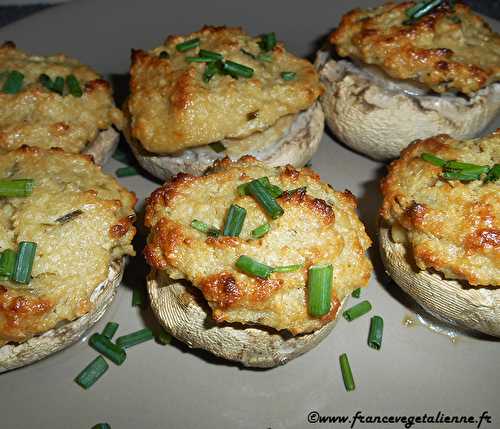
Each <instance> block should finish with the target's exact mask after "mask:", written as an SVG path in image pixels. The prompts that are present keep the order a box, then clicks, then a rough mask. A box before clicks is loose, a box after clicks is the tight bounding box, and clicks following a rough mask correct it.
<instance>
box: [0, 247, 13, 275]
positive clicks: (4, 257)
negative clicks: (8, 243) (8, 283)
mask: <svg viewBox="0 0 500 429" xmlns="http://www.w3.org/2000/svg"><path fill="white" fill-rule="evenodd" d="M15 266H16V252H14V251H13V250H12V249H5V250H4V251H3V252H2V254H1V256H0V276H1V277H6V279H5V280H7V279H10V278H11V277H12V275H13V274H14V269H15Z"/></svg>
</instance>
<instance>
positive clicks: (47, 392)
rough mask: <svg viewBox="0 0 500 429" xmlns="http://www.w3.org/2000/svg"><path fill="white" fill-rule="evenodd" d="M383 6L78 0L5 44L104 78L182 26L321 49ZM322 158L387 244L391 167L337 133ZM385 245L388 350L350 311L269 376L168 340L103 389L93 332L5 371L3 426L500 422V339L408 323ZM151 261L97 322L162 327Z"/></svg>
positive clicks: (18, 29)
mask: <svg viewBox="0 0 500 429" xmlns="http://www.w3.org/2000/svg"><path fill="white" fill-rule="evenodd" d="M376 3H377V2H375V1H357V2H333V1H307V2H300V3H299V2H277V1H274V2H273V1H270V0H266V1H260V0H259V1H256V0H253V1H249V2H237V1H229V0H228V1H210V2H208V1H207V2H201V1H200V2H192V1H191V2H188V1H183V2H175V4H173V3H172V2H159V1H158V2H155V1H141V2H137V1H132V0H130V1H128V0H113V1H107V2H103V1H78V2H75V3H71V4H68V5H64V6H58V7H55V8H52V9H50V10H47V11H44V12H42V13H40V14H38V15H35V16H33V17H30V18H28V19H25V20H23V21H20V22H18V23H16V24H14V25H11V26H9V27H5V28H3V29H2V30H1V31H0V40H2V39H3V40H8V39H11V40H15V41H16V42H17V43H18V45H19V46H20V47H21V48H23V49H26V50H29V51H33V52H39V53H50V52H54V51H63V52H66V53H68V54H70V55H73V56H76V57H78V58H79V59H81V60H82V61H83V62H86V63H88V64H90V65H92V66H94V67H96V68H97V69H98V70H100V71H101V72H103V73H107V74H123V73H126V71H127V68H128V65H129V53H130V48H133V47H135V48H139V47H140V48H150V47H153V46H156V45H157V44H159V43H160V42H161V41H162V40H163V39H164V37H165V36H166V35H167V34H169V33H187V32H190V31H192V30H195V29H197V28H198V27H200V26H201V25H203V24H206V23H207V24H228V25H242V26H244V27H245V28H246V29H247V30H248V31H249V32H250V33H253V34H259V33H262V32H266V31H276V32H277V34H278V36H279V38H280V39H281V40H284V41H286V42H287V45H288V47H289V48H290V50H292V51H294V52H295V53H297V54H299V55H308V54H310V53H311V52H312V51H313V50H314V47H315V41H317V40H318V39H320V38H321V37H323V36H324V35H325V34H326V33H327V32H328V31H329V30H330V29H331V28H332V27H333V26H335V24H337V23H338V21H339V19H340V16H341V15H342V14H343V13H344V12H345V11H346V10H347V9H349V8H351V7H353V5H354V4H355V5H359V6H367V5H375V4H376ZM494 25H495V27H497V28H500V25H499V24H496V23H494ZM120 165H121V164H120V163H119V162H117V161H114V160H113V161H111V162H110V163H109V164H108V165H107V166H106V170H107V171H109V172H113V171H114V170H115V169H116V168H117V167H119V166H120ZM313 167H314V168H315V169H316V170H318V171H319V172H320V174H321V176H322V177H323V179H325V180H327V181H329V182H330V183H331V184H332V185H333V186H334V187H336V188H337V189H340V190H343V189H344V188H349V189H350V190H351V191H352V192H354V193H355V194H356V195H357V196H358V197H359V211H360V215H361V217H362V219H363V221H364V222H365V224H366V225H367V228H368V230H369V233H370V234H371V236H372V238H373V239H375V238H376V237H375V235H374V231H375V225H376V213H377V209H378V206H379V203H380V198H379V196H378V180H379V178H380V175H381V174H383V172H384V166H383V165H382V164H379V163H375V162H373V161H370V160H368V159H366V158H364V157H362V156H360V155H357V154H355V153H353V152H351V151H349V150H348V149H346V148H344V147H342V146H341V145H339V144H338V143H336V142H334V141H333V140H332V139H331V138H330V137H329V136H328V135H326V134H325V136H324V138H323V142H322V146H321V148H320V150H319V152H318V153H317V154H316V156H315V157H314V159H313ZM122 183H123V184H124V185H126V186H127V187H129V188H130V189H132V190H134V191H135V192H136V193H137V195H138V197H139V198H140V202H139V205H138V207H139V208H142V206H143V199H144V197H145V196H147V195H148V194H149V193H150V192H151V191H152V190H153V189H154V188H155V187H156V186H157V184H155V183H153V182H151V181H148V180H146V179H144V178H142V177H131V178H125V179H123V180H122ZM375 249H376V245H374V246H373V250H372V252H371V256H372V259H373V261H374V263H375V265H376V268H377V273H376V275H374V276H373V278H372V280H371V284H370V287H369V288H368V290H366V291H363V295H362V296H363V298H367V299H369V300H370V301H371V302H372V304H373V306H374V310H373V314H380V315H382V316H383V317H384V319H385V335H384V344H383V348H382V350H381V351H374V350H372V349H370V348H368V347H367V345H366V336H367V332H368V326H369V317H366V316H365V317H363V318H361V319H359V320H356V321H354V322H351V323H347V322H346V321H345V320H340V321H339V324H338V325H337V327H336V329H335V330H334V331H333V333H332V334H331V335H330V336H329V337H328V338H327V339H326V340H325V341H324V342H323V343H322V344H320V345H319V346H318V347H317V348H316V349H314V350H313V351H311V352H309V353H307V354H306V355H304V356H303V357H301V358H298V359H296V360H294V361H292V362H290V363H289V364H287V365H285V366H283V367H279V368H276V369H273V370H267V371H252V370H242V369H240V368H238V367H237V366H233V365H231V364H228V363H226V362H223V361H220V360H217V359H215V358H212V357H210V356H209V355H208V354H205V353H202V352H196V351H194V352H193V351H190V350H188V349H187V348H185V347H183V346H182V345H179V344H178V343H175V344H174V345H172V346H166V347H162V346H159V345H157V344H155V343H153V342H150V343H147V344H143V345H140V346H137V347H136V348H133V349H130V350H129V351H128V359H127V361H126V362H125V363H124V364H123V366H122V367H116V366H114V365H113V364H110V366H111V367H110V370H109V371H108V373H107V374H106V375H105V376H104V377H103V378H102V379H101V380H100V381H99V382H98V383H97V384H96V385H94V387H93V388H92V389H91V390H90V391H83V390H82V389H81V388H80V387H78V386H77V385H76V384H75V383H73V381H72V380H73V378H74V377H75V375H76V374H77V373H78V372H79V371H80V370H81V369H82V368H83V367H84V366H85V365H86V364H87V363H88V362H89V361H90V360H92V359H93V358H94V357H95V355H96V353H95V352H94V351H93V350H92V349H90V348H89V347H88V346H87V344H86V343H85V342H84V341H81V342H80V343H78V344H76V345H74V346H73V347H71V348H69V349H67V350H66V351H64V352H61V353H58V354H56V355H54V356H52V357H50V358H48V359H45V360H44V361H41V362H39V363H37V364H35V365H32V366H29V367H26V368H23V369H20V370H16V371H13V372H10V373H7V374H5V375H2V376H0V398H1V400H0V421H1V423H0V426H1V427H2V428H31V427H44V428H45V427H50V428H68V427H70V428H90V427H92V426H93V425H94V424H96V423H98V422H102V421H107V422H109V423H110V424H111V426H112V427H113V428H114V429H117V428H164V427H171V428H196V427H200V428H215V427H220V428H226V427H228V428H229V427H231V428H233V427H242V428H273V429H275V428H289V427H308V426H309V424H308V423H307V415H308V413H309V412H311V411H315V410H317V411H318V412H320V413H321V414H322V415H331V416H352V415H353V414H354V413H356V411H360V412H361V413H363V415H365V416H370V415H371V416H405V415H406V416H419V415H423V414H425V413H427V414H428V415H430V414H436V413H438V412H441V413H444V414H446V415H449V416H453V415H456V416H469V415H470V416H474V417H478V416H480V415H481V413H482V412H483V411H487V412H488V413H489V415H490V416H491V418H492V423H491V424H489V425H488V424H487V423H486V422H485V421H483V424H482V426H481V427H491V428H493V427H500V411H499V408H500V406H499V405H500V399H499V398H500V384H499V369H500V363H499V358H498V357H499V351H500V346H499V342H498V341H496V340H493V339H489V338H484V337H477V336H471V335H467V334H463V333H459V334H458V338H457V340H456V341H455V342H454V343H453V342H452V341H450V338H449V337H448V336H446V335H440V334H437V333H435V332H432V331H431V330H430V329H427V328H425V327H422V326H418V327H413V328H407V327H405V326H403V324H402V320H403V319H404V318H405V317H406V316H407V315H412V314H414V307H413V305H412V304H411V303H410V302H409V300H408V299H406V298H405V296H404V295H403V294H402V293H401V292H400V291H399V289H398V288H397V286H395V285H394V284H392V283H391V282H390V281H389V280H388V279H387V278H386V277H385V276H384V274H383V270H382V269H381V267H380V262H379V258H378V255H377V252H376V250H375ZM145 270H146V269H145V267H144V263H143V262H142V257H141V255H138V257H137V258H135V259H134V260H132V262H131V264H130V265H129V267H128V270H127V273H126V278H125V280H124V282H123V285H122V287H121V291H120V292H119V295H118V297H117V299H116V301H115V303H114V305H113V307H112V308H111V310H110V311H109V312H108V313H107V314H106V315H105V316H104V320H103V321H102V322H100V323H99V325H98V326H97V327H96V328H95V330H100V329H102V327H103V326H104V324H105V323H106V322H107V321H108V320H115V321H118V322H119V323H120V331H119V334H120V333H125V332H129V331H132V330H135V329H139V328H141V327H144V326H145V325H146V326H149V325H152V324H154V321H153V319H152V316H151V314H150V313H149V312H147V311H140V310H138V309H137V308H132V307H131V305H130V301H131V287H132V286H133V285H135V284H138V283H141V282H143V281H144V274H145ZM353 301H355V300H351V303H352V302H353ZM344 352H347V353H348V355H349V358H350V361H351V366H352V369H353V373H354V377H355V380H356V383H357V389H356V390H355V391H354V392H350V393H347V392H345V390H344V387H343V384H342V379H341V375H340V370H339V365H338V356H339V354H341V353H344ZM320 426H324V425H320ZM327 426H328V425H327ZM330 426H332V425H330ZM368 426H369V425H362V424H360V423H357V424H356V425H355V426H354V427H368ZM443 426H446V427H448V428H453V427H467V426H469V425H458V424H448V425H443ZM470 426H471V427H475V426H476V424H474V425H470ZM335 427H344V428H347V427H350V424H337V425H335ZM376 427H380V428H385V427H395V428H402V427H403V425H402V424H394V425H389V424H380V425H377V426H376ZM413 427H422V428H424V427H428V428H436V427H441V425H438V424H429V425H416V426H413Z"/></svg>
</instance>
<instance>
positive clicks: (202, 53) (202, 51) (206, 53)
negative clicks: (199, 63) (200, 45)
mask: <svg viewBox="0 0 500 429" xmlns="http://www.w3.org/2000/svg"><path fill="white" fill-rule="evenodd" d="M198 56H200V57H205V58H211V59H213V60H223V59H224V56H223V55H222V54H219V53H218V52H213V51H207V50H206V49H200V51H199V52H198Z"/></svg>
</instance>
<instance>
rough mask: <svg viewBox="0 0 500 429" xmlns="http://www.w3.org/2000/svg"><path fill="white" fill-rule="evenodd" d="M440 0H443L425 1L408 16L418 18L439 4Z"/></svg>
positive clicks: (441, 0)
mask: <svg viewBox="0 0 500 429" xmlns="http://www.w3.org/2000/svg"><path fill="white" fill-rule="evenodd" d="M442 2H443V0H433V1H430V2H426V3H424V5H423V6H422V7H421V8H419V9H418V10H416V11H415V12H414V13H413V14H412V15H411V16H410V18H412V19H419V18H421V17H422V16H424V15H427V14H428V13H429V12H430V11H431V10H432V9H434V8H435V7H436V6H439V5H440V4H441V3H442Z"/></svg>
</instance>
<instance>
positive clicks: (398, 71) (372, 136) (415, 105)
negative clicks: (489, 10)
mask: <svg viewBox="0 0 500 429" xmlns="http://www.w3.org/2000/svg"><path fill="white" fill-rule="evenodd" d="M414 5H415V2H404V3H400V4H394V3H389V4H386V5H383V6H381V7H378V8H374V9H367V10H362V9H355V10H353V11H351V12H349V13H348V14H346V15H345V16H344V17H343V19H342V22H341V24H340V25H339V27H338V29H337V30H336V31H334V32H333V33H332V34H331V36H330V39H329V42H330V44H331V45H330V46H328V47H327V48H326V50H325V51H320V52H319V53H318V58H317V61H316V65H317V67H318V68H319V69H320V76H321V81H322V83H323V84H324V85H325V88H326V91H325V94H324V95H323V97H322V105H323V109H324V111H325V116H326V121H327V123H328V125H329V126H330V127H331V129H332V131H333V132H334V133H335V134H336V135H337V136H338V137H339V139H340V140H341V141H343V142H344V143H345V144H346V145H348V146H350V147H352V148H353V149H355V150H357V151H359V152H361V153H364V154H366V155H368V156H370V157H372V158H374V159H378V160H387V159H390V158H395V157H397V156H399V152H400V151H401V150H402V149H403V148H405V147H406V146H407V145H408V144H409V143H410V142H412V141H413V140H415V139H418V138H426V137H430V136H433V135H437V134H441V133H445V134H449V135H451V136H453V137H455V138H458V139H468V138H472V137H476V136H477V135H478V134H479V133H480V132H481V131H483V130H484V128H485V127H486V126H487V125H488V124H489V123H490V122H491V120H492V119H493V118H494V117H495V115H496V114H497V112H498V109H499V107H500V86H499V84H497V83H495V82H497V81H498V80H499V76H500V73H499V71H500V55H498V54H497V52H499V47H500V37H499V36H498V35H497V34H496V33H494V32H493V31H492V30H491V29H490V28H489V26H488V25H487V24H486V22H484V20H483V19H482V18H480V17H478V16H477V15H474V14H473V13H472V11H471V10H470V8H468V7H467V6H465V5H463V4H460V3H458V4H456V6H455V7H454V8H450V7H449V6H448V5H447V4H446V3H443V4H442V5H441V6H439V7H437V8H435V9H434V10H433V11H432V12H430V13H428V14H427V15H425V16H423V17H422V18H420V19H418V20H414V21H411V20H408V16H407V15H406V11H407V10H408V9H409V8H410V7H412V6H414ZM330 49H331V50H335V51H336V54H337V55H338V56H339V57H340V60H339V58H338V57H336V58H334V59H332V57H331V56H330ZM353 124H356V126H353Z"/></svg>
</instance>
